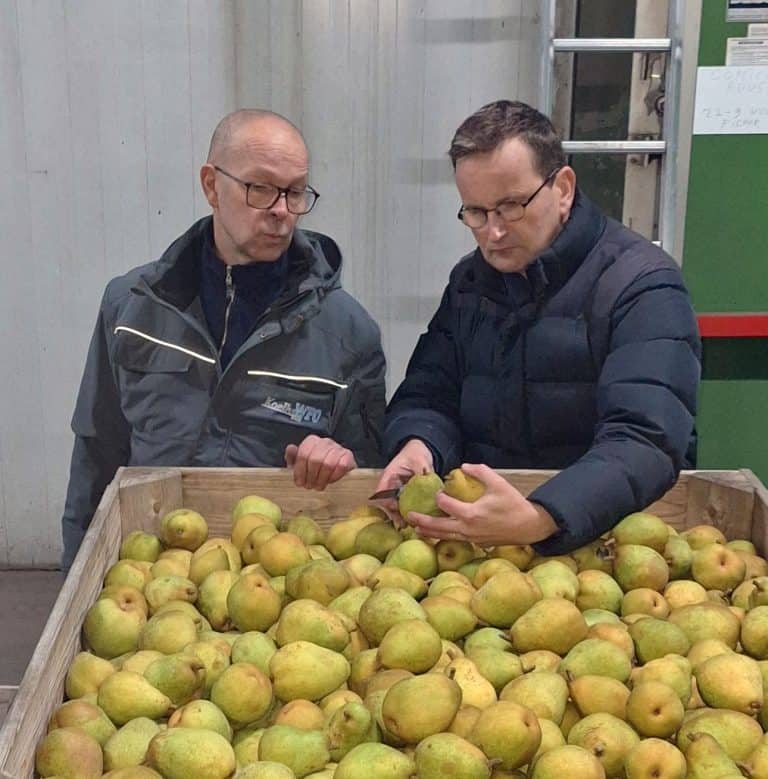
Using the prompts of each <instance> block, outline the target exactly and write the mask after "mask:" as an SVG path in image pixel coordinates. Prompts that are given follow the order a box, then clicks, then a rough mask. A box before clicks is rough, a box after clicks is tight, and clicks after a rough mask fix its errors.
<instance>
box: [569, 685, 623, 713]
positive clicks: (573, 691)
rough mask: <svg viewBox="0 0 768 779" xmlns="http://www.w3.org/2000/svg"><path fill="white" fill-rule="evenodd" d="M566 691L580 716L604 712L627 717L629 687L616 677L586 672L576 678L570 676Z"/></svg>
mask: <svg viewBox="0 0 768 779" xmlns="http://www.w3.org/2000/svg"><path fill="white" fill-rule="evenodd" d="M568 691H569V693H570V696H571V700H572V701H573V703H574V704H575V705H576V707H577V708H578V710H579V713H580V714H581V716H582V717H586V716H587V715H588V714H597V713H598V712H606V713H608V714H613V716H614V717H618V718H619V719H626V718H627V699H628V698H629V688H628V687H627V686H626V685H625V684H623V683H622V682H620V681H619V680H618V679H613V678H611V677H610V676H600V675H598V674H586V675H584V676H580V677H579V678H578V679H576V678H570V679H569V680H568ZM563 714H565V711H563Z"/></svg>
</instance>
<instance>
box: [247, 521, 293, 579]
mask: <svg viewBox="0 0 768 779" xmlns="http://www.w3.org/2000/svg"><path fill="white" fill-rule="evenodd" d="M278 532H279V531H278V530H277V528H276V527H274V526H273V525H271V524H263V525H258V526H256V527H255V528H253V530H251V532H250V533H248V535H247V536H246V537H245V540H244V541H243V543H242V545H241V546H240V555H241V557H242V560H243V562H244V563H246V564H247V565H256V564H260V560H261V547H262V546H264V544H265V543H266V542H267V541H269V539H270V538H274V537H275V536H276V535H277V534H278ZM297 538H298V536H297ZM302 543H303V542H302ZM264 573H265V574H266V570H265V571H264Z"/></svg>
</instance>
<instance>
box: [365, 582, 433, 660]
mask: <svg viewBox="0 0 768 779" xmlns="http://www.w3.org/2000/svg"><path fill="white" fill-rule="evenodd" d="M405 619H423V620H424V621H426V619H427V614H426V612H425V611H424V609H423V608H422V607H421V606H420V605H419V604H418V602H417V601H416V600H415V599H414V598H413V597H412V596H410V595H409V594H408V593H406V592H403V591H402V590H398V589H395V588H393V587H381V588H379V589H376V590H374V591H373V592H372V593H371V595H370V596H369V597H368V598H367V599H366V600H365V602H364V603H363V605H362V606H361V607H360V612H359V615H358V624H359V626H360V629H361V630H362V631H363V633H365V635H366V637H367V638H368V640H369V641H370V642H371V645H372V646H378V645H379V643H380V642H381V639H382V638H384V635H385V634H386V632H387V631H388V630H389V629H390V628H391V627H392V625H394V624H395V623H396V622H402V621H403V620H405Z"/></svg>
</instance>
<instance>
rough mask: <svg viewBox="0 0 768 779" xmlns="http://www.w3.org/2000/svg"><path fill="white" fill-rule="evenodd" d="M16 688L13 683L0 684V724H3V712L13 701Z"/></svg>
mask: <svg viewBox="0 0 768 779" xmlns="http://www.w3.org/2000/svg"><path fill="white" fill-rule="evenodd" d="M18 689H19V688H18V686H16V685H15V684H0V725H2V724H3V720H4V719H5V713H6V712H7V711H8V708H9V707H10V705H11V703H12V702H13V698H14V696H15V695H16V692H17V690H18Z"/></svg>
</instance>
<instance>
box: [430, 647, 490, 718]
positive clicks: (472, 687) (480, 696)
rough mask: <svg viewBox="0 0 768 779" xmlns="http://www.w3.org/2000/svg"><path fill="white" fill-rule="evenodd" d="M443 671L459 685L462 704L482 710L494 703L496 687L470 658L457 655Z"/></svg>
mask: <svg viewBox="0 0 768 779" xmlns="http://www.w3.org/2000/svg"><path fill="white" fill-rule="evenodd" d="M443 673H444V674H445V675H446V676H447V677H448V678H449V679H453V681H455V682H456V683H457V684H458V685H459V687H461V703H462V705H467V706H475V707H476V708H478V709H481V710H482V709H486V708H488V706H490V705H491V704H492V703H496V700H497V696H496V689H495V688H494V686H493V685H492V684H491V683H490V682H489V681H488V680H487V679H486V678H485V677H484V676H483V675H482V674H481V673H480V671H479V670H478V668H477V666H476V665H475V663H474V662H473V661H472V660H470V658H468V657H457V658H456V659H455V660H453V661H451V662H450V663H449V664H448V666H447V667H446V668H445V670H444V671H443Z"/></svg>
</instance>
